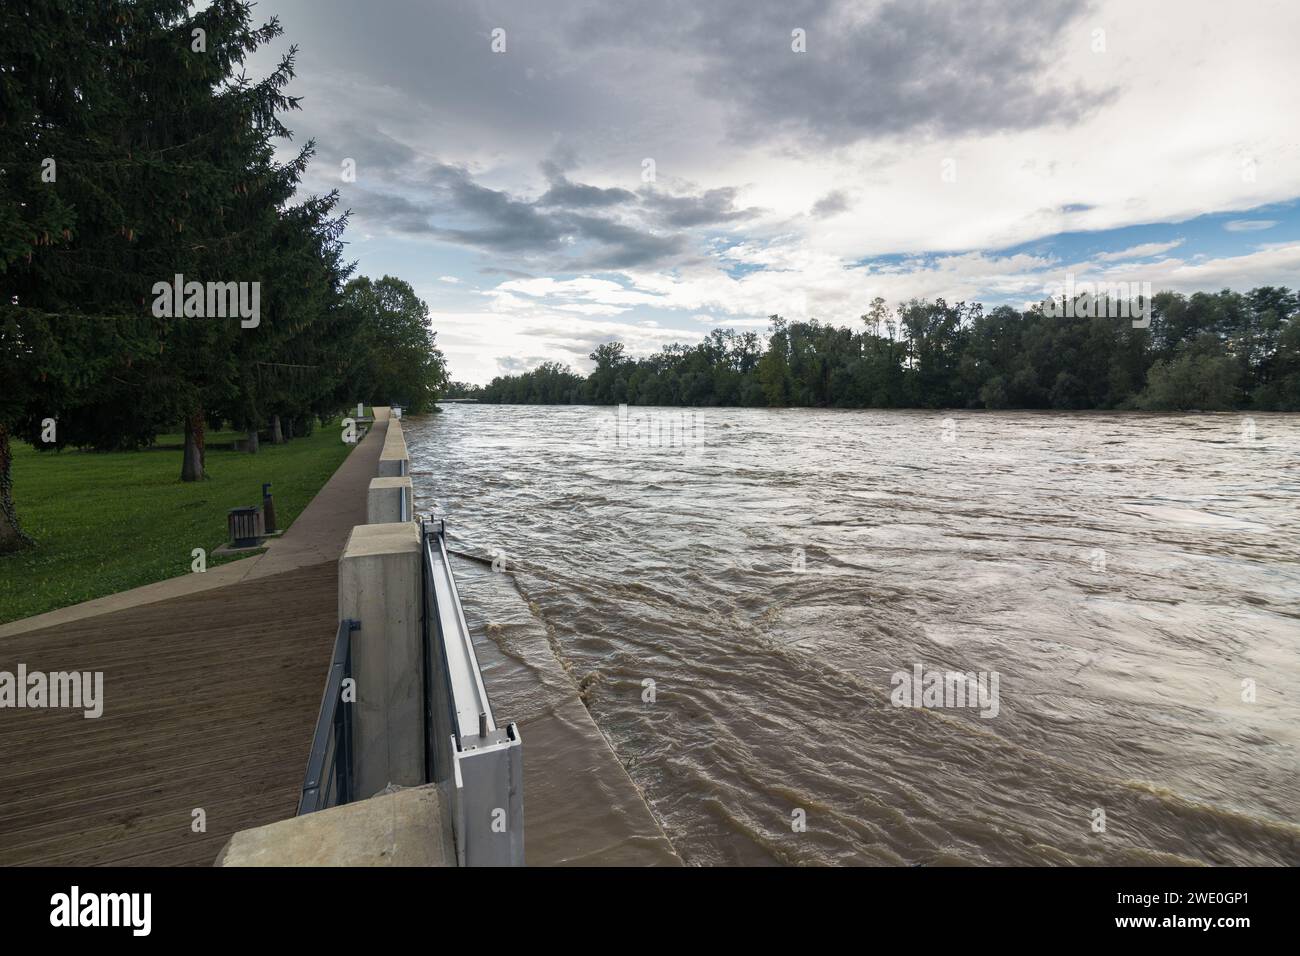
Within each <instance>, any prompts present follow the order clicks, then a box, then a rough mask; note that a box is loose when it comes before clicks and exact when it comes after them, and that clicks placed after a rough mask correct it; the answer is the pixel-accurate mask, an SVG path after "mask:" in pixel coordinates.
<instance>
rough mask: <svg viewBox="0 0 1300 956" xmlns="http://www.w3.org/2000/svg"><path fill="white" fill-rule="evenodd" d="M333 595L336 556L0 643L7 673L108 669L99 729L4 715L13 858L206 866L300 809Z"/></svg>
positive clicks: (68, 717) (0, 832)
mask: <svg viewBox="0 0 1300 956" xmlns="http://www.w3.org/2000/svg"><path fill="white" fill-rule="evenodd" d="M336 589H337V565H336V564H335V562H332V561H331V562H325V563H322V564H317V565H312V566H310V567H306V568H299V569H295V570H292V571H287V572H285V573H283V574H279V575H274V576H268V577H265V578H261V579H258V580H255V581H252V582H248V581H245V582H242V583H240V584H237V585H230V586H228V587H223V588H216V589H213V590H209V591H202V592H199V593H197V594H190V595H184V596H181V597H177V598H171V599H169V600H167V601H161V602H158V603H156V604H150V605H145V606H142V607H137V608H129V609H125V610H121V611H115V612H113V613H110V614H105V615H101V616H98V617H94V618H87V619H83V620H79V621H73V622H69V623H68V624H66V625H60V626H56V627H51V628H46V629H44V630H41V631H33V632H29V633H25V634H20V635H16V636H15V637H12V638H8V639H5V640H0V670H10V671H13V670H15V669H16V666H17V663H18V662H19V661H21V662H23V663H25V664H26V665H27V667H28V669H29V670H33V671H34V670H39V671H45V672H49V671H56V670H77V671H103V672H104V676H105V687H104V696H105V711H104V716H103V717H101V718H99V719H97V720H86V719H84V718H83V716H82V714H81V712H80V711H70V710H54V709H48V710H26V709H24V710H13V709H5V710H3V711H0V754H3V758H0V863H4V864H17V865H42V864H47V865H48V864H60V865H74V866H75V865H104V864H108V865H114V864H116V865H209V864H211V863H212V860H213V858H214V857H215V856H216V853H217V852H218V850H219V849H220V847H221V846H222V845H223V844H224V842H225V840H227V839H228V838H229V837H230V835H231V834H233V833H234V832H236V831H237V830H239V829H243V828H245V827H249V826H259V825H262V824H265V823H270V822H273V821H275V820H279V819H284V818H285V817H287V816H291V815H292V814H293V812H294V810H295V808H296V805H297V798H298V792H299V788H300V786H301V784H302V775H303V772H304V770H305V768H306V761H307V754H308V751H309V750H310V747H311V734H312V730H313V728H314V726H315V721H316V714H317V710H318V708H319V706H320V695H321V691H322V688H323V687H324V682H325V676H326V670H327V668H328V665H329V654H330V651H331V649H332V647H333V641H334V634H335V630H336V623H337V613H336ZM196 807H202V808H203V809H204V810H205V811H206V812H207V820H208V831H207V832H206V833H198V834H196V833H193V832H192V830H191V828H190V823H191V820H192V817H191V812H192V810H193V809H194V808H196Z"/></svg>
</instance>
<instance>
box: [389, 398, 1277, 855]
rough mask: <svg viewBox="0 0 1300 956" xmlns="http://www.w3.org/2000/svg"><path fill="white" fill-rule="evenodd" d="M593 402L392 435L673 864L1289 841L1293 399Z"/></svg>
mask: <svg viewBox="0 0 1300 956" xmlns="http://www.w3.org/2000/svg"><path fill="white" fill-rule="evenodd" d="M618 415H619V413H618V411H617V410H615V409H613V408H586V407H576V408H574V407H514V406H477V405H449V406H444V412H443V413H442V414H440V415H435V416H429V417H427V418H424V419H408V420H407V421H406V423H405V424H406V426H407V428H406V434H407V439H408V442H409V445H410V448H411V456H412V459H413V462H412V465H413V468H414V470H415V471H416V493H417V496H419V497H420V499H421V500H420V501H419V503H418V507H417V510H431V509H432V508H433V507H434V506H435V504H436V506H437V508H438V509H439V510H440V511H441V512H442V513H444V514H445V516H446V518H447V522H448V530H449V536H450V539H451V541H452V542H453V544H454V545H455V546H456V547H458V548H461V549H463V550H464V551H467V552H471V553H474V554H478V555H482V556H485V557H492V556H494V555H499V556H502V557H503V559H504V562H505V567H506V568H507V569H508V570H509V572H510V573H511V575H512V576H513V578H514V581H515V583H516V585H517V586H518V588H519V589H520V591H521V592H522V593H523V595H524V596H525V597H526V598H527V600H528V601H529V603H530V606H531V607H532V610H533V613H534V614H535V615H537V616H538V617H539V618H540V619H541V621H542V622H543V623H544V624H545V625H546V627H547V628H548V629H549V631H550V634H551V643H552V647H553V648H554V649H555V651H556V653H557V655H558V656H559V657H560V658H561V661H562V663H563V664H564V665H565V667H566V668H567V669H568V670H569V672H570V674H571V675H572V676H573V678H574V679H575V680H576V681H578V682H579V683H580V686H581V687H582V688H583V692H584V696H585V700H586V702H587V704H588V706H589V709H590V710H591V713H592V715H593V716H594V718H595V720H596V722H597V723H598V725H599V726H600V728H601V729H602V730H603V731H604V733H605V734H606V736H607V737H608V738H609V740H610V742H611V743H612V745H613V746H614V748H615V750H616V751H617V752H618V755H619V757H620V758H621V759H622V761H623V763H624V764H625V765H626V766H627V768H628V770H629V773H630V774H631V776H632V778H633V780H634V781H635V782H636V783H637V784H638V785H639V786H640V787H641V789H642V790H643V792H644V793H645V795H646V798H647V800H648V802H649V804H650V806H651V808H652V809H653V811H654V813H655V814H656V815H657V816H658V818H659V819H660V821H661V823H662V824H663V827H664V829H665V832H666V833H667V834H668V836H669V838H670V839H671V840H672V842H673V844H674V846H675V847H676V848H677V850H678V852H679V853H680V854H681V855H682V857H683V858H684V859H685V860H686V861H687V862H690V863H697V864H710V863H742V864H754V863H811V864H815V863H875V864H908V865H927V864H941V863H1024V864H1052V863H1109V864H1121V865H1122V864H1130V863H1194V862H1201V863H1215V864H1230V863H1231V864H1236V863H1287V864H1292V865H1295V864H1297V863H1300V827H1298V826H1297V810H1298V808H1300V773H1298V771H1300V761H1298V760H1297V757H1298V753H1300V752H1298V750H1297V738H1298V737H1300V690H1298V689H1300V507H1298V506H1297V501H1298V500H1300V497H1298V495H1300V417H1297V416H1285V415H1273V416H1270V415H1257V416H1255V417H1254V418H1253V419H1252V420H1247V419H1244V418H1242V417H1241V416H1238V415H1227V414H1225V415H1186V416H1151V415H1108V414H1095V413H1081V414H1068V413H1042V414H1034V413H960V412H954V413H930V412H913V411H829V410H825V411H823V410H802V409H798V410H795V409H791V410H750V409H743V410H742V409H708V410H685V411H683V410H676V409H632V410H631V412H630V414H629V416H628V419H627V420H626V421H624V422H623V423H622V424H621V425H620V424H619V419H618ZM464 596H465V599H466V601H467V602H472V601H473V594H472V591H467V592H466V594H465V595H464ZM916 665H921V666H922V668H923V669H924V670H927V671H928V670H931V669H934V670H941V671H949V670H951V671H962V672H972V671H973V672H980V671H983V672H991V673H992V672H995V673H996V674H997V675H998V680H999V683H998V698H997V700H998V708H997V714H996V716H993V717H982V716H981V715H980V714H981V711H980V710H979V709H976V708H906V707H896V706H894V704H893V703H892V702H891V691H893V687H892V686H891V675H893V674H895V673H896V672H899V671H904V672H908V673H909V674H910V673H911V672H912V670H913V668H914V667H915V666H916ZM647 680H651V681H653V682H654V685H653V687H654V701H653V702H646V701H645V700H644V699H643V696H644V695H645V693H646V684H645V681H647ZM1243 681H1253V682H1254V687H1255V699H1254V701H1253V702H1249V701H1247V700H1243V696H1249V695H1248V694H1245V693H1244V691H1243ZM986 712H991V711H987V710H986ZM797 811H802V817H801V815H800V814H799V813H798V812H797ZM1098 811H1102V812H1104V814H1105V817H1104V823H1105V828H1104V831H1103V832H1098V831H1097V827H1098V825H1099V823H1100V821H1101V820H1102V818H1101V816H1100V814H1099V812H1098ZM801 818H803V819H806V830H804V831H802V832H801V831H800V830H799V829H798V828H796V826H795V825H794V822H795V821H797V820H799V819H801Z"/></svg>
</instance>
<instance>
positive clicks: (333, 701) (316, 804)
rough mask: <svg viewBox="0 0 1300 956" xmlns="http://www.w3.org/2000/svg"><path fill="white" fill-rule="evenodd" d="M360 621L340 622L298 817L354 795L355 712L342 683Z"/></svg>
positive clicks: (348, 672)
mask: <svg viewBox="0 0 1300 956" xmlns="http://www.w3.org/2000/svg"><path fill="white" fill-rule="evenodd" d="M360 628H361V624H360V623H359V622H357V621H351V620H344V621H339V629H338V633H337V634H336V635H335V637H334V654H333V657H332V658H331V660H330V669H329V676H327V677H326V679H325V694H324V696H323V697H321V702H320V715H319V716H318V717H317V718H316V732H315V733H314V734H313V735H312V743H311V755H310V756H309V757H308V758H307V775H306V777H305V778H304V779H303V783H302V796H301V797H300V798H299V800H298V816H302V815H303V814H304V813H314V812H315V811H317V810H324V809H326V808H327V807H334V806H338V805H339V804H343V803H350V802H352V799H353V797H354V793H353V778H354V774H353V768H354V764H353V760H352V754H353V751H352V708H351V707H350V706H347V703H350V701H349V702H347V703H345V702H343V701H342V700H341V698H342V696H343V682H344V681H345V680H347V679H348V678H350V677H351V676H352V632H353V631H356V630H359V629H360Z"/></svg>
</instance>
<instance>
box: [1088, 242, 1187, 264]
mask: <svg viewBox="0 0 1300 956" xmlns="http://www.w3.org/2000/svg"><path fill="white" fill-rule="evenodd" d="M1182 244H1183V240H1182V239H1174V240H1172V241H1170V242H1144V243H1142V244H1140V245H1136V246H1129V247H1128V248H1127V249H1120V250H1118V251H1117V252H1101V253H1098V254H1097V255H1095V256H1093V258H1094V259H1096V260H1097V261H1098V262H1123V261H1125V260H1130V259H1149V258H1150V257H1152V256H1158V255H1160V253H1162V252H1168V251H1169V250H1170V249H1177V248H1178V247H1179V246H1181V245H1182Z"/></svg>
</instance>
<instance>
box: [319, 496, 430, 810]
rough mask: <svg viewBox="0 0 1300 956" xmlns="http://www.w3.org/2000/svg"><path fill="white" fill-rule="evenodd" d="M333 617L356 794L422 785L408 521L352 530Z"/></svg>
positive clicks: (415, 540)
mask: <svg viewBox="0 0 1300 956" xmlns="http://www.w3.org/2000/svg"><path fill="white" fill-rule="evenodd" d="M338 593H339V619H340V620H342V619H344V618H352V619H354V620H357V621H360V622H361V630H359V631H357V632H355V633H353V635H352V673H353V677H354V678H355V679H356V694H357V697H356V703H354V704H352V705H351V706H352V707H353V708H354V710H353V714H352V716H353V730H354V736H353V752H354V753H355V755H356V781H357V790H356V793H357V796H358V797H359V798H365V797H368V796H371V795H373V794H375V793H378V792H379V791H380V790H383V789H384V787H386V786H387V785H388V784H390V783H393V784H398V785H400V786H414V785H417V784H421V783H424V706H423V696H424V677H423V655H422V653H421V635H420V611H421V601H422V593H421V582H420V531H419V527H418V526H417V525H416V523H415V522H413V521H404V522H398V523H392V524H363V525H357V526H356V527H354V528H353V529H352V534H351V535H350V536H349V537H348V543H347V545H346V546H345V547H344V549H343V555H342V557H340V558H339V592H338Z"/></svg>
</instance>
